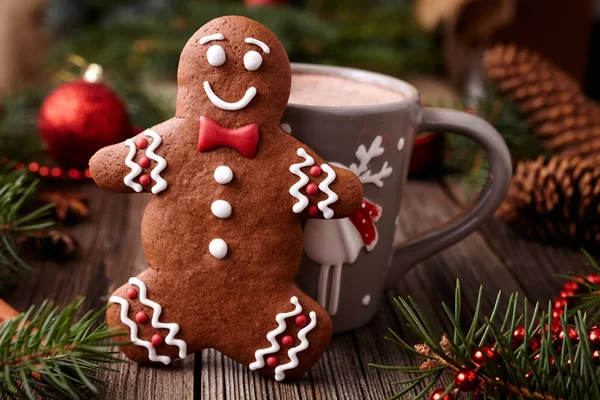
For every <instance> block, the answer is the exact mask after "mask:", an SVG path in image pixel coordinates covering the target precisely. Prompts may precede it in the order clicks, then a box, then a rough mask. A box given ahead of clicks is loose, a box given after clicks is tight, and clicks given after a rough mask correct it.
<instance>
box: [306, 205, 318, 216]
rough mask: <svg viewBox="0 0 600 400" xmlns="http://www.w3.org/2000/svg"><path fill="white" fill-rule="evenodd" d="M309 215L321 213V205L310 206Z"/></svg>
mask: <svg viewBox="0 0 600 400" xmlns="http://www.w3.org/2000/svg"><path fill="white" fill-rule="evenodd" d="M308 215H310V216H311V217H316V216H317V215H319V207H317V206H315V205H314V204H313V205H311V206H309V207H308Z"/></svg>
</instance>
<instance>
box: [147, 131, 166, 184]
mask: <svg viewBox="0 0 600 400" xmlns="http://www.w3.org/2000/svg"><path fill="white" fill-rule="evenodd" d="M144 134H145V135H146V136H149V137H151V138H152V139H154V140H152V144H151V145H150V146H149V147H148V150H146V155H147V156H148V158H149V159H151V160H154V161H156V163H157V165H156V167H154V169H153V170H152V172H150V176H151V177H152V179H154V181H155V182H156V184H155V185H154V186H152V193H154V194H158V193H160V192H162V191H163V190H165V189H166V188H167V186H168V184H167V181H165V180H164V179H163V178H162V177H161V176H160V173H161V172H162V171H163V170H164V169H165V168H167V161H166V160H165V159H164V158H162V157H161V156H159V155H157V154H156V153H154V150H156V148H157V147H158V146H160V144H161V143H162V139H161V138H160V136H159V135H158V133H156V132H154V131H153V130H151V129H146V131H145V132H144Z"/></svg>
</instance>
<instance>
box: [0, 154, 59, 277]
mask: <svg viewBox="0 0 600 400" xmlns="http://www.w3.org/2000/svg"><path fill="white" fill-rule="evenodd" d="M11 169H12V165H10V164H7V165H5V166H4V167H3V168H0V274H1V275H6V274H8V273H11V272H16V271H19V270H22V269H29V266H28V265H27V263H26V262H25V261H24V260H23V258H22V257H21V256H20V255H19V253H18V248H17V247H18V246H17V243H16V240H15V238H16V236H18V235H21V234H23V233H25V232H31V231H38V230H41V229H44V228H47V227H49V226H51V225H52V224H53V223H54V221H52V220H51V219H50V217H49V213H50V210H51V209H52V207H54V205H53V204H47V205H45V206H42V207H40V208H37V209H35V210H33V211H29V212H28V211H24V209H25V206H26V204H27V201H28V200H29V199H30V198H31V196H32V194H33V193H34V191H35V188H36V185H37V182H36V181H32V180H31V179H30V178H29V177H28V176H27V174H26V173H25V172H23V171H11Z"/></svg>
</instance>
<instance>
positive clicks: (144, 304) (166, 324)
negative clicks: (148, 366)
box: [106, 271, 193, 365]
mask: <svg viewBox="0 0 600 400" xmlns="http://www.w3.org/2000/svg"><path fill="white" fill-rule="evenodd" d="M157 286H159V285H158V276H157V274H156V273H154V272H152V271H144V272H143V273H141V274H140V275H138V276H137V277H134V278H130V279H129V282H128V283H126V284H125V285H123V286H121V287H120V288H119V289H117V290H116V291H115V292H114V293H113V294H112V295H111V296H110V299H109V303H110V307H109V309H108V311H107V312H106V320H107V322H108V325H109V326H110V327H111V328H115V329H118V330H123V331H124V332H125V333H126V334H125V335H123V336H120V337H118V338H117V339H116V340H117V341H120V342H132V343H133V344H131V345H126V346H120V348H119V349H120V350H121V351H122V352H123V353H124V354H125V355H126V356H127V357H128V358H130V359H131V360H133V361H135V362H139V363H162V364H165V365H168V364H170V363H171V361H172V360H174V359H177V358H185V357H186V355H187V354H188V353H189V351H190V350H193V349H189V348H188V342H189V341H190V339H191V338H186V337H185V335H184V333H185V332H182V329H181V326H180V325H179V324H178V323H176V322H175V321H170V320H169V319H170V317H172V316H173V313H172V309H173V306H172V305H170V303H171V301H170V299H168V298H165V297H164V296H161V293H162V291H158V290H153V288H154V287H157ZM168 304H169V306H168V307H167V308H166V309H168V310H169V311H170V313H169V314H168V315H167V313H164V312H163V307H165V306H166V305H168Z"/></svg>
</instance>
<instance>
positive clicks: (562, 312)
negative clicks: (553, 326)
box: [552, 309, 565, 320]
mask: <svg viewBox="0 0 600 400" xmlns="http://www.w3.org/2000/svg"><path fill="white" fill-rule="evenodd" d="M563 315H565V310H563V309H554V310H552V319H554V320H560V318H561V317H562V316H563Z"/></svg>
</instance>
